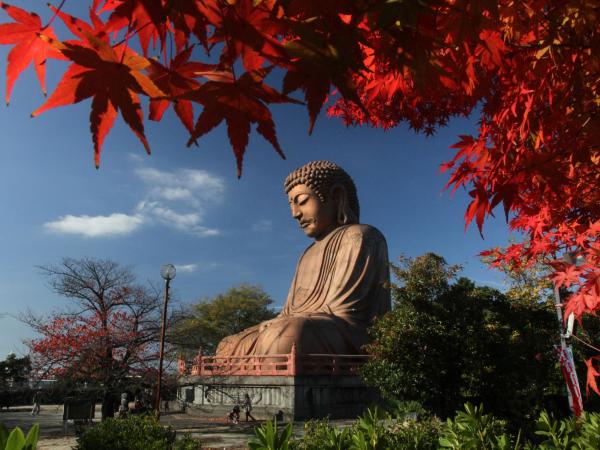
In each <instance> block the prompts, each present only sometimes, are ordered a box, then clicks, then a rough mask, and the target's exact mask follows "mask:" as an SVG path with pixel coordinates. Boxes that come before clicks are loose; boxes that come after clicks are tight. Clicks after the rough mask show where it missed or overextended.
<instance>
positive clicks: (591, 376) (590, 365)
mask: <svg viewBox="0 0 600 450" xmlns="http://www.w3.org/2000/svg"><path fill="white" fill-rule="evenodd" d="M594 359H598V357H592V358H590V359H586V360H585V365H586V366H587V383H586V385H585V390H586V395H587V396H588V397H589V395H590V388H592V390H593V391H594V392H595V393H596V394H598V395H600V390H598V384H597V383H596V377H597V376H598V375H600V372H598V371H597V370H596V368H595V367H594Z"/></svg>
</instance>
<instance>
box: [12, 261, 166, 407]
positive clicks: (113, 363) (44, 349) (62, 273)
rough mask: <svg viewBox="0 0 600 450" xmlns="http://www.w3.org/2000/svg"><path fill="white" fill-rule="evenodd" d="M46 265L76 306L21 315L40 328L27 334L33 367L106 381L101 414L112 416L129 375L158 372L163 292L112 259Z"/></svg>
mask: <svg viewBox="0 0 600 450" xmlns="http://www.w3.org/2000/svg"><path fill="white" fill-rule="evenodd" d="M41 270H42V273H43V274H44V275H46V276H47V277H48V280H49V285H50V287H51V289H52V290H53V291H55V292H56V293H58V294H60V295H62V296H65V297H67V298H69V299H70V300H71V307H69V308H68V309H67V310H66V311H63V312H54V313H52V314H50V315H46V316H40V315H38V314H34V313H32V312H28V313H25V314H24V315H23V316H22V320H23V321H24V322H25V323H27V324H28V325H30V326H31V327H32V329H33V330H34V331H35V332H36V333H38V334H39V335H40V337H39V338H35V339H31V340H29V341H27V345H28V347H29V350H30V352H31V359H32V365H33V370H34V373H37V374H38V375H39V376H40V377H44V376H47V375H51V376H58V377H60V378H62V379H68V380H70V381H71V382H73V383H83V382H85V383H88V384H96V385H98V386H101V387H102V389H103V403H102V417H103V418H105V417H109V416H112V415H113V413H114V411H113V410H112V408H113V404H114V399H115V396H116V395H119V394H120V393H121V392H122V390H123V389H125V386H127V385H128V384H131V380H132V379H135V380H136V382H138V383H141V382H144V381H146V382H149V383H151V384H152V383H154V381H155V379H156V376H155V375H156V368H155V364H156V361H157V359H158V351H157V346H156V341H157V336H158V330H159V323H160V322H159V318H160V309H161V301H160V294H159V293H158V292H155V291H153V290H151V289H148V288H145V287H142V286H138V285H135V283H134V277H133V275H132V273H131V271H130V270H128V269H126V268H122V267H120V266H119V265H118V264H117V263H115V262H112V261H104V260H95V259H82V260H74V259H64V260H63V261H62V262H61V263H60V264H59V265H57V266H45V267H41Z"/></svg>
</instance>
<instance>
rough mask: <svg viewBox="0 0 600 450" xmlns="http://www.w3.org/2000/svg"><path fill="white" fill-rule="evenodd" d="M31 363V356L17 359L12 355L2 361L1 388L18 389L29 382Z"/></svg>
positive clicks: (0, 368) (0, 366)
mask: <svg viewBox="0 0 600 450" xmlns="http://www.w3.org/2000/svg"><path fill="white" fill-rule="evenodd" d="M30 372H31V361H30V359H29V356H23V357H21V358H19V357H17V355H15V354H14V353H10V354H9V355H8V356H7V357H6V359H5V360H4V361H0V388H3V389H6V388H17V387H20V386H21V385H23V384H24V383H25V382H27V381H28V380H29V375H30Z"/></svg>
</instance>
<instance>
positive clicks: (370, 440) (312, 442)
mask: <svg viewBox="0 0 600 450" xmlns="http://www.w3.org/2000/svg"><path fill="white" fill-rule="evenodd" d="M415 411H418V412H423V410H422V408H421V407H420V406H419V405H418V404H414V403H413V404H395V405H394V407H393V408H392V412H388V413H387V414H383V413H381V412H380V411H379V410H378V409H377V408H375V409H370V410H367V411H366V412H365V414H363V416H361V417H359V418H358V419H357V421H356V422H355V423H354V424H353V425H352V426H351V427H349V428H336V427H333V426H331V425H330V424H329V421H328V420H327V419H325V420H309V421H308V422H306V423H305V424H304V431H305V433H304V436H302V438H300V439H295V440H292V441H291V442H290V445H289V448H290V449H291V450H387V449H392V450H430V449H437V448H438V445H437V443H438V434H439V430H440V427H441V422H440V421H439V420H438V419H436V418H435V417H430V416H428V415H426V414H423V417H421V418H419V417H418V415H415V414H414V413H415ZM409 417H413V418H409Z"/></svg>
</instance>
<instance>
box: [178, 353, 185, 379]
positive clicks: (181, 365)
mask: <svg viewBox="0 0 600 450" xmlns="http://www.w3.org/2000/svg"><path fill="white" fill-rule="evenodd" d="M178 366H179V375H184V374H185V358H184V356H183V355H181V354H180V355H179V361H178Z"/></svg>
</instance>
